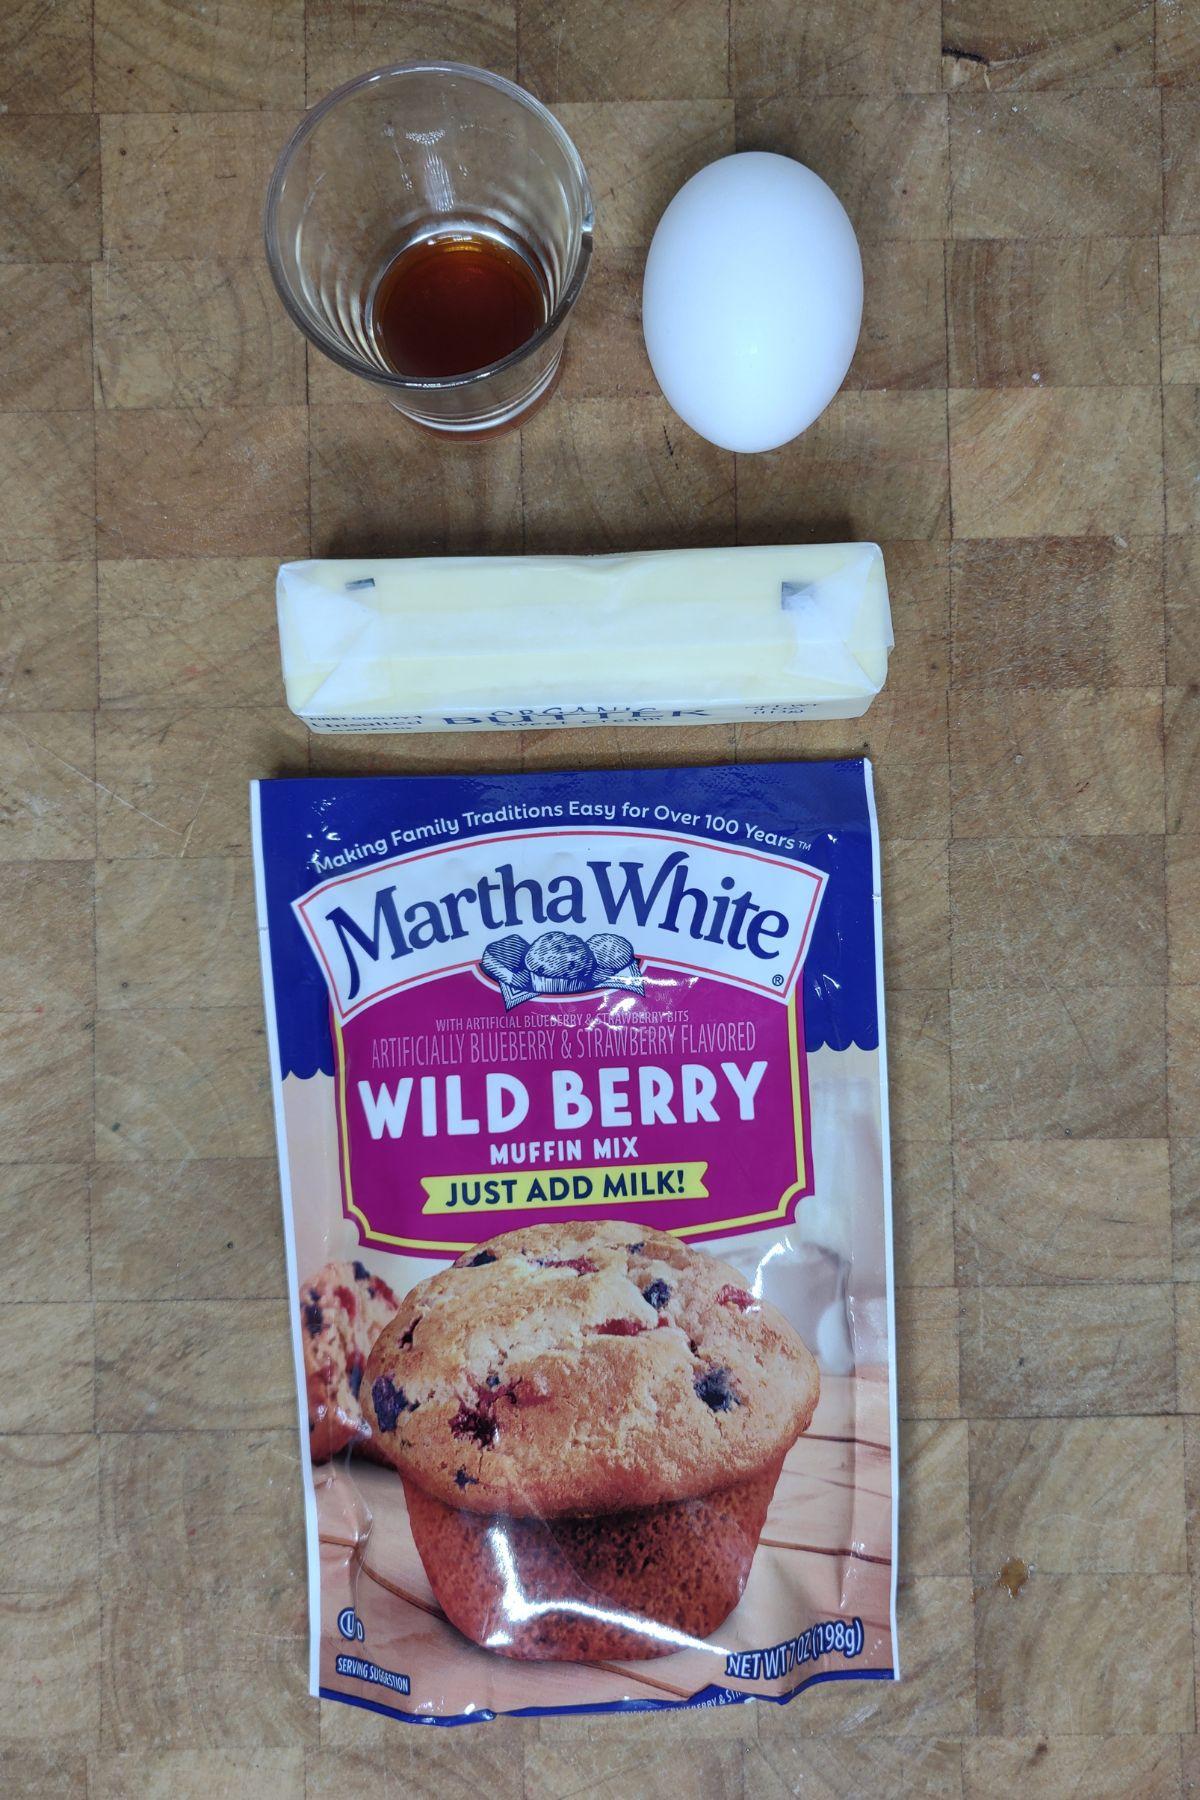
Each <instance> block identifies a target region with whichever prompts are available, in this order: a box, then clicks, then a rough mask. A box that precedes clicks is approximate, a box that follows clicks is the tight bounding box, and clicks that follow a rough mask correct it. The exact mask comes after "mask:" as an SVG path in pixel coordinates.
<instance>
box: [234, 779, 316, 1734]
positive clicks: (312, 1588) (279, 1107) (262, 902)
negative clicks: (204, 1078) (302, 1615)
mask: <svg viewBox="0 0 1200 1800" xmlns="http://www.w3.org/2000/svg"><path fill="white" fill-rule="evenodd" d="M261 787H262V784H261V782H259V781H252V782H251V783H250V856H251V862H252V864H253V868H254V910H255V918H256V921H257V926H258V951H259V965H260V968H261V970H262V983H263V1010H264V1013H265V1015H266V1025H267V1054H268V1056H269V1058H270V1074H271V1114H272V1119H273V1122H274V1127H275V1153H276V1155H277V1156H278V1158H279V1188H280V1203H281V1206H282V1210H283V1239H284V1257H285V1261H286V1265H287V1279H288V1295H289V1297H290V1296H291V1295H292V1294H295V1293H297V1292H298V1291H299V1287H300V1273H299V1258H298V1257H297V1255H296V1227H295V1222H294V1218H295V1215H294V1212H293V1206H292V1172H291V1161H290V1158H289V1155H288V1141H287V1121H286V1119H285V1117H284V1110H283V1087H282V1084H281V1082H280V1080H279V1071H280V1070H281V1069H282V1067H283V1058H282V1056H281V1054H280V1048H279V1022H278V1020H277V1018H276V1016H275V975H274V970H273V967H272V963H271V938H270V930H269V923H268V911H267V874H266V859H265V857H264V855H263V841H262V807H261V800H260V794H261ZM288 1316H289V1320H290V1324H291V1339H292V1367H293V1378H294V1380H295V1383H296V1432H297V1435H298V1438H299V1442H300V1473H301V1478H302V1481H303V1491H304V1551H305V1563H306V1570H307V1580H308V1691H309V1693H310V1694H311V1695H312V1696H313V1698H314V1699H316V1698H317V1697H318V1696H319V1695H320V1691H321V1542H320V1535H319V1531H318V1526H317V1496H316V1490H315V1488H314V1486H313V1475H312V1465H311V1462H310V1460H309V1454H308V1430H307V1422H306V1419H305V1415H304V1408H303V1407H302V1406H301V1404H300V1396H301V1395H302V1394H303V1393H304V1389H305V1373H304V1349H303V1346H302V1343H301V1339H300V1315H299V1313H298V1311H297V1310H296V1308H295V1307H294V1306H292V1305H291V1304H290V1303H289V1305H288Z"/></svg>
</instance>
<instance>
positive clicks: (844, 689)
mask: <svg viewBox="0 0 1200 1800" xmlns="http://www.w3.org/2000/svg"><path fill="white" fill-rule="evenodd" d="M277 600H278V612H279V639H280V646H281V649H282V655H283V678H284V684H285V687H286V690H287V702H288V705H289V706H290V707H291V709H292V711H293V712H294V713H296V714H297V716H298V717H299V718H302V719H304V720H305V721H306V723H307V724H308V726H309V728H310V729H311V730H312V731H318V732H339V731H344V732H398V731H497V730H504V729H506V728H507V729H512V730H543V729H549V728H552V727H555V726H571V725H603V724H612V725H659V724H662V725H667V724H670V725H687V724H696V725H700V724H712V723H719V722H722V721H730V720H760V721H771V720H776V719H803V718H811V719H853V718H857V717H858V716H859V715H860V714H861V713H864V712H865V711H866V709H867V707H868V706H869V705H870V703H871V701H872V700H873V699H874V697H875V695H876V694H877V693H878V692H879V690H880V688H881V687H882V686H883V683H884V681H885V679H886V677H887V664H888V652H889V651H890V649H891V647H892V644H893V642H894V639H893V636H892V624H891V613H890V609H889V606H888V591H887V580H886V577H885V575H884V567H883V555H882V552H881V551H880V549H879V546H878V545H877V544H797V545H770V546H763V547H745V548H738V549H726V550H715V549H714V550H656V551H644V552H638V553H634V554H630V555H627V556H487V557H463V556H459V557H416V558H411V559H403V558H369V557H368V558H362V559H343V560H338V561H327V562H321V561H310V562H297V563H285V564H284V565H283V567H282V568H281V569H280V571H279V580H278V586H277Z"/></svg>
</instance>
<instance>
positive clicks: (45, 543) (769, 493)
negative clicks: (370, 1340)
mask: <svg viewBox="0 0 1200 1800" xmlns="http://www.w3.org/2000/svg"><path fill="white" fill-rule="evenodd" d="M418 55H425V56H449V57H456V58H460V59H464V60H468V61H476V62H482V63H484V64H486V65H488V66H490V67H492V68H495V69H498V70H500V71H501V72H503V73H507V74H509V75H514V76H516V77H517V78H518V79H520V80H523V81H525V82H527V83H528V84H530V85H531V86H532V87H533V88H534V89H535V90H536V91H537V92H538V93H539V94H540V95H541V97H542V98H543V99H545V100H546V101H548V102H549V103H550V104H552V105H553V106H554V107H555V109H556V110H557V111H558V112H559V114H560V116H561V117H562V119H563V121H564V123H565V124H566V126H567V128H568V129H569V131H570V132H571V133H572V135H573V136H574V138H575V139H576V141H577V143H578V144H579V146H580V149H581V151H582V153H583V156H584V158H585V161H586V163H587V165H588V168H589V171H590V174H591V177H592V182H593V186H594V189H595V194H596V203H597V215H598V229H597V249H596V256H595V260H594V264H593V274H592V277H591V279H590V282H589V284H588V287H587V290H586V292H585V294H584V297H583V300H582V302H581V304H580V307H579V311H578V315H577V318H576V321H575V324H574V327H573V332H572V337H571V341H570V348H569V360H568V365H567V369H566V372H565V374H564V378H563V382H562V386H561V389H560V391H559V393H558V395H557V396H556V398H555V399H554V401H553V403H552V404H551V406H550V407H549V408H548V409H547V410H546V411H545V412H544V413H543V414H541V415H540V416H539V417H538V418H537V419H535V420H534V421H532V422H531V423H530V425H529V426H528V427H527V428H526V430H525V431H524V433H523V434H522V435H521V436H520V437H513V438H509V439H506V440H503V441H501V442H499V443H496V444H494V445H492V446H490V447H485V448H473V447H453V448H443V447H439V446H437V445H435V444H432V443H430V442H429V441H427V440H425V439H423V438H421V437H418V436H417V435H416V434H414V433H413V432H412V431H411V429H410V428H409V427H408V426H406V425H405V424H404V423H403V421H402V420H401V419H399V418H398V417H397V416H396V415H395V414H394V413H392V412H391V411H390V410H389V409H388V407H387V406H386V404H385V403H383V402H382V401H380V400H379V399H378V398H376V397H375V396H374V395H373V393H372V392H371V391H370V390H369V389H368V388H366V387H365V386H361V385H358V384H356V383H355V382H354V381H353V380H352V379H350V378H348V377H346V376H345V375H343V374H341V373H340V372H339V371H338V370H336V369H335V368H333V367H332V366H331V365H329V364H327V363H325V362H323V361H322V359H320V358H319V357H317V356H315V355H306V351H305V348H304V345H303V344H302V342H301V341H300V339H299V338H298V337H297V336H296V335H295V333H294V332H293V331H292V329H291V327H290V326H289V325H288V323H287V321H286V320H285V318H284V316H283V314H282V311H281V309H280V308H279V306H278V305H277V303H276V301H275V299H274V297H273V294H272V292H271V290H270V287H269V283H268V281H267V279H266V276H265V272H264V268H263V263H262V257H261V252H260V248H259V237H258V233H259V223H258V222H259V213H260V204H261V196H262V189H263V184H264V181H265V178H266V173H267V170H268V168H269V166H270V164H271V161H272V158H273V156H274V154H275V152H276V150H277V149H278V147H279V145H280V143H281V141H282V139H283V137H284V136H285V135H286V133H287V132H288V130H289V129H290V127H291V125H292V124H293V122H294V121H295V120H296V119H297V118H298V117H299V116H300V114H301V112H302V110H303V108H304V107H305V105H306V104H307V103H311V102H312V101H313V100H315V99H316V98H318V97H319V96H320V95H321V94H323V93H324V92H326V91H327V90H328V89H329V88H330V87H331V86H333V85H334V84H335V83H337V82H339V81H341V80H343V79H345V78H346V77H347V76H349V75H351V74H354V73H356V72H357V71H359V70H361V69H364V68H368V67H371V66H373V65H378V64H380V63H384V62H386V61H389V60H393V59H398V58H403V57H410V56H418ZM736 147H740V148H769V149H777V150H783V151H786V152H788V153H790V154H792V155H795V156H798V157H800V158H801V159H802V160H803V161H805V162H807V163H809V164H811V165H812V166H813V167H814V168H815V169H817V170H818V171H819V172H820V173H821V174H822V175H824V176H825V177H826V178H827V179H828V180H829V181H830V182H831V183H832V184H833V186H834V187H835V189H836V190H837V191H838V193H839V194H840V195H841V197H842V198H843V200H844V201H845V203H846V205H847V207H848V208H849V210H850V213H851V215H852V217H853V219H854V222H855V225H856V227H857V229H858V231H859V233H860V234H861V238H862V245H863V256H864V264H865V269H866V279H867V300H866V312H865V319H864V329H863V335H862V340H861V343H860V347H859V351H858V355H857V357H856V359H855V363H854V367H853V369H852V371H851V374H850V377H849V380H848V382H847V384H846V388H845V390H844V391H843V393H841V394H840V395H839V396H838V398H837V399H836V400H835V401H834V403H833V404H832V406H831V407H830V408H829V410H828V412H827V413H826V414H825V416H824V417H823V418H822V419H821V420H820V421H819V422H818V423H817V424H816V425H814V426H813V428H812V429H811V430H810V431H808V432H807V433H805V435H804V436H803V437H802V438H800V439H799V440H798V441H797V442H795V443H794V444H791V445H789V446H788V447H786V448H785V449H783V450H780V451H777V452H775V453H773V454H771V455H767V456H761V457H753V458H736V459H735V458H734V457H732V456H729V455H727V454H725V453H724V452H721V451H718V450H715V449H713V448H712V447H711V446H709V445H707V444H705V443H703V442H701V441H700V440H699V439H697V438H696V437H695V436H694V435H693V434H692V433H690V432H689V431H688V430H687V428H686V427H685V426H683V425H682V424H681V423H680V421H679V420H678V419H677V418H675V417H674V416H673V414H672V413H671V412H670V411H669V410H668V408H667V407H666V406H665V405H664V403H663V402H662V400H661V398H660V397H659V395H658V392H657V389H656V387H655V384H654V382H653V379H652V377H651V375H650V371H649V368H648V365H647V363H646V361H645V357H644V354H643V352H642V349H641V343H640V334H639V329H638V291H639V282H640V272H641V265H642V261H643V257H644V253H645V250H646V246H647V243H648V241H649V237H650V234H651V232H652V230H653V227H654V224H655V221H656V219H657V217H658V214H659V212H660V211H661V208H662V207H663V205H664V204H665V202H666V200H667V199H668V197H669V196H670V194H671V193H672V192H673V190H674V189H675V188H676V187H677V186H678V184H679V183H680V182H681V181H682V180H683V179H684V178H685V177H686V176H688V175H689V174H691V173H692V172H693V171H694V170H696V169H697V168H699V167H701V166H702V165H703V164H705V163H706V162H708V161H710V160H711V159H712V158H714V157H716V156H719V155H721V154H723V153H726V152H728V151H730V150H733V149H734V148H736ZM0 172H2V183H0V191H2V195H3V200H2V204H0V917H2V919H3V928H2V929H0V1223H2V1228H3V1246H4V1254H3V1256H2V1257H0V1291H2V1292H3V1296H4V1301H5V1305H4V1307H3V1309H2V1310H0V1368H3V1369H4V1371H5V1381H4V1385H3V1399H2V1400H0V1434H2V1435H0V1643H2V1644H3V1645H4V1655H3V1656H2V1657H0V1791H3V1792H4V1793H5V1794H8V1793H13V1794H21V1795H25V1794H28V1795H35V1796H37V1795H83V1794H85V1793H86V1794H90V1795H91V1796H93V1800H96V1797H100V1796H103V1797H105V1800H109V1797H112V1800H115V1797H116V1796H152V1797H153V1796H158V1795H164V1796H165V1795H170V1796H171V1797H172V1800H181V1797H188V1796H192V1795H196V1796H199V1795H203V1796H205V1797H206V1800H212V1797H213V1796H222V1795H228V1796H240V1795H254V1796H263V1797H264V1800H275V1797H277V1796H278V1797H283V1796H287V1797H289V1800H292V1797H295V1796H300V1795H307V1796H309V1800H320V1797H322V1796H326V1795H328V1796H334V1795H338V1796H341V1795H345V1794H347V1793H350V1794H362V1795H367V1794H371V1795H374V1794H389V1795H390V1794H396V1795H399V1794H402V1793H403V1794H427V1795H431V1796H437V1797H438V1800H441V1797H443V1796H448V1795H456V1794H461V1795H464V1796H465V1795H474V1794H475V1793H477V1792H479V1791H480V1790H483V1791H485V1792H487V1794H488V1795H489V1796H490V1797H491V1800H517V1797H522V1800H525V1797H527V1800H558V1797H565V1796H568V1795H583V1794H596V1795H600V1796H605V1797H611V1800H623V1797H624V1796H630V1797H631V1800H635V1797H636V1800H655V1797H656V1796H662V1797H663V1800H678V1796H680V1795H687V1794H695V1795H697V1796H702V1797H704V1800H709V1797H711V1800H726V1797H730V1800H735V1797H740V1796H747V1797H748V1796H755V1797H758V1796H763V1797H765V1800H773V1797H774V1796H777V1795H785V1794H803V1795H806V1796H808V1795H813V1796H825V1795H829V1796H833V1795H837V1796H853V1795H865V1796H871V1797H872V1800H882V1797H883V1796H889V1795H897V1794H904V1793H920V1794H933V1795H946V1796H957V1795H967V1796H970V1797H971V1800H985V1797H988V1796H993V1795H996V1796H1001V1795H1002V1796H1006V1797H1007V1796H1010V1795H1013V1794H1019V1795H1021V1796H1032V1797H1033V1800H1041V1797H1043V1796H1058V1795H1066V1794H1077V1795H1083V1796H1089V1797H1090V1796H1126V1795H1129V1796H1137V1797H1139V1800H1142V1797H1150V1800H1158V1797H1160V1796H1170V1795H1178V1794H1180V1793H1183V1792H1191V1791H1195V1790H1196V1789H1197V1788H1198V1787H1200V1749H1198V1747H1197V1739H1196V1737H1195V1735H1194V1733H1195V1727H1196V1643H1195V1636H1194V1623H1193V1619H1194V1601H1195V1587H1196V1580H1197V1561H1196V1558H1197V1556H1198V1555H1200V1547H1198V1545H1197V1542H1196V1538H1195V1532H1196V1524H1195V1521H1196V1519H1197V1516H1198V1515H1200V1421H1198V1420H1197V1417H1196V1415H1197V1413H1198V1411H1200V1361H1198V1359H1200V303H1198V298H1197V296H1198V294H1200V5H1197V0H1055V3H1054V4H1049V3H1047V4H1043V5H1037V4H1034V0H942V3H941V4H939V0H811V4H804V5H798V4H793V3H792V0H676V3H672V0H630V3H627V4H616V5H614V4H611V3H603V4H602V0H555V3H553V4H551V3H550V0H515V3H514V0H462V3H461V4H460V3H459V0H420V3H419V4H418V3H415V0H414V3H412V4H409V3H407V0H354V3H353V4H351V3H350V0H209V4H207V5H206V6H198V5H192V4H183V3H182V0H56V4H53V5H47V4H45V3H44V0H8V3H7V4H6V5H5V6H3V7H2V8H0ZM830 536H838V537H841V536H858V537H864V538H875V539H878V540H880V541H881V542H882V543H883V547H884V551H885V555H886V557H887V563H888V568H889V572H890V577H891V582H892V592H893V605H894V610H895V619H896V635H897V646H896V654H895V657H894V660H893V664H892V672H891V675H890V678H889V682H888V686H887V688H886V689H885V691H884V693H883V694H882V695H881V696H880V698H879V700H878V701H877V702H876V703H875V705H874V706H873V708H872V709H871V711H870V713H869V714H868V715H867V716H866V718H865V719H864V720H862V721H861V722H854V723H850V724H838V723H822V724H816V725H808V726H804V725H798V726H793V725H774V726H747V727H742V728H737V729H734V728H710V729H707V730H700V731H690V732H689V731H675V730H663V731H661V732H649V731H648V732H644V733H639V732H636V731H632V730H615V731H611V732H580V733H577V734H574V735H572V736H571V737H569V738H564V737H559V736H554V735H552V734H542V735H539V734H529V735H525V736H521V737H503V738H499V739H495V740H493V739H491V738H488V737H469V738H464V739H462V740H460V741H455V742H449V741H447V740H446V739H444V738H441V739H425V740H422V739H420V738H414V739H409V740H407V741H406V740H403V739H400V740H395V741H392V742H384V741H380V740H366V741H362V740H354V739H351V740H345V741H338V740H336V739H328V738H327V739H319V740H313V741H310V740H309V739H308V737H307V736H306V734H305V732H304V729H303V727H302V726H300V725H299V724H298V722H296V721H295V720H293V719H292V718H291V717H290V715H289V714H288V713H287V711H286V710H285V708H284V706H283V703H282V693H281V689H280V684H279V679H278V666H277V653H276V644H275V637H274V623H273V608H272V594H271V577H272V572H273V566H274V564H275V563H276V562H277V561H278V560H279V559H280V558H285V557H301V556H307V555H326V554H333V553H337V552H348V551H392V552H395V553H398V554H403V553H409V552H417V551H421V552H441V551H455V552H480V551H499V550H512V551H520V550H522V549H525V550H530V551H533V550H545V551H549V550H562V551H586V550H606V549H619V548H629V547H642V546H669V545H687V544H715V543H722V542H731V541H740V542H747V543H752V542H765V541H795V540H800V539H806V538H807V539H821V538H827V537H830ZM863 751H868V752H869V753H870V754H871V755H872V757H873V758H874V759H875V766H876V779H877V787H878V793H879V803H880V814H881V824H882V829H883V832H884V838H885V865H886V945H887V960H888V974H889V983H890V991H889V1029H890V1044H891V1078H892V1103H893V1126H894V1131H895V1139H896V1142H895V1167H896V1186H897V1220H896V1259H897V1270H898V1276H899V1282H900V1291H899V1296H898V1302H899V1304H898V1314H899V1326H900V1334H901V1337H900V1396H901V1411H902V1415H903V1424H902V1446H901V1448H902V1461H903V1480H904V1493H903V1507H902V1536H901V1597H900V1632H901V1650H902V1656H903V1663H904V1671H905V1679H904V1680H903V1682H902V1683H901V1684H899V1685H898V1686H896V1687H888V1686H885V1685H883V1684H871V1685H866V1686H863V1687H862V1688H858V1689H855V1688H847V1687H845V1686H840V1687H827V1688H824V1689H817V1690H814V1691H812V1692H811V1693H809V1694H807V1695H805V1696H804V1697H803V1698H802V1699H801V1700H800V1701H799V1702H797V1703H796V1704H794V1705H793V1706H791V1707H789V1708H786V1709H783V1708H776V1707H772V1706H762V1707H753V1706H746V1707H731V1708H725V1709H718V1710H715V1711H712V1712H707V1713H702V1714H698V1715H695V1716H687V1715H681V1716H670V1715H658V1716H637V1717H624V1718H616V1719H612V1718H597V1719H591V1720H581V1721H572V1720H566V1719H548V1720H542V1721H528V1722H509V1723H499V1724H495V1725H488V1726H484V1727H480V1728H477V1729H475V1728H472V1729H463V1730H455V1731H452V1732H450V1731H435V1730H430V1731H422V1730H416V1729H405V1728H404V1727H402V1726H399V1725H397V1724H394V1723H392V1722H391V1721H388V1720H385V1719H381V1718H376V1717H373V1716H371V1715H369V1714H366V1713H362V1712H356V1711H352V1710H351V1709H349V1708H344V1707H338V1706H319V1705H318V1704H317V1703H316V1702H314V1701H311V1700H310V1699H309V1698H308V1697H307V1695H306V1692H305V1645H306V1625H305V1607H306V1600H305V1588H304V1546H303V1536H302V1523H301V1507H300V1499H299V1491H300V1490H299V1475H298V1461H297V1438H296V1429H295V1402H294V1398H293V1392H292V1375H291V1368H290V1355H289V1348H288V1322H287V1302H286V1297H285V1293H284V1286H285V1283H284V1271H283V1259H282V1251H281V1234H280V1226H279V1215H278V1195H277V1189H276V1181H275V1172H274V1153H273V1144H272V1133H271V1121H270V1106H269V1093H268V1080H267V1056H266V1044H265V1039H264V1035H263V1020H262V1012H261V1005H260V999H259V994H258V991H257V976H256V972H255V969H254V955H253V945H254V923H253V917H252V905H251V886H250V878H249V869H248V860H247V859H248V847H249V846H248V819H247V807H246V782H247V780H248V779H249V778H250V777H251V776H262V775H270V774H279V773H297V772H299V773H303V772H305V771H308V770H310V769H311V770H312V771H314V772H323V771H337V772H352V771H355V770H359V771H375V770H384V769H390V770H401V771H402V770H432V769H437V768H453V769H470V768H474V767H477V766H480V765H486V766H489V767H495V768H524V769H530V770H536V769H538V768H544V767H549V766H552V765H554V764H561V765H566V766H569V765H570V764H572V763H577V762H586V763H590V764H606V763H612V762H616V763H626V764H633V763H635V762H647V761H648V762H652V763H658V762H675V761H681V760H693V761H698V760H709V761H711V760H722V759H726V758H732V757H735V756H739V757H743V758H749V759H756V760H770V759H772V758H778V757H794V756H817V755H836V754H839V753H851V752H852V753H855V754H857V753H861V752H863ZM1014 1559H1015V1560H1017V1561H1019V1562H1021V1563H1023V1564H1025V1565H1026V1566H1027V1567H1028V1569H1029V1570H1030V1573H1029V1576H1028V1579H1027V1580H1026V1581H1025V1582H1024V1585H1023V1586H1021V1587H1020V1589H1019V1592H1018V1593H1017V1594H1016V1596H1015V1597H1013V1596H1011V1595H1010V1593H1009V1592H1008V1591H1007V1589H1006V1588H1005V1587H1004V1586H1002V1585H999V1584H998V1579H997V1578H998V1575H999V1572H1000V1570H1001V1568H1002V1567H1003V1566H1004V1565H1006V1564H1011V1563H1013V1561H1014Z"/></svg>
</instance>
